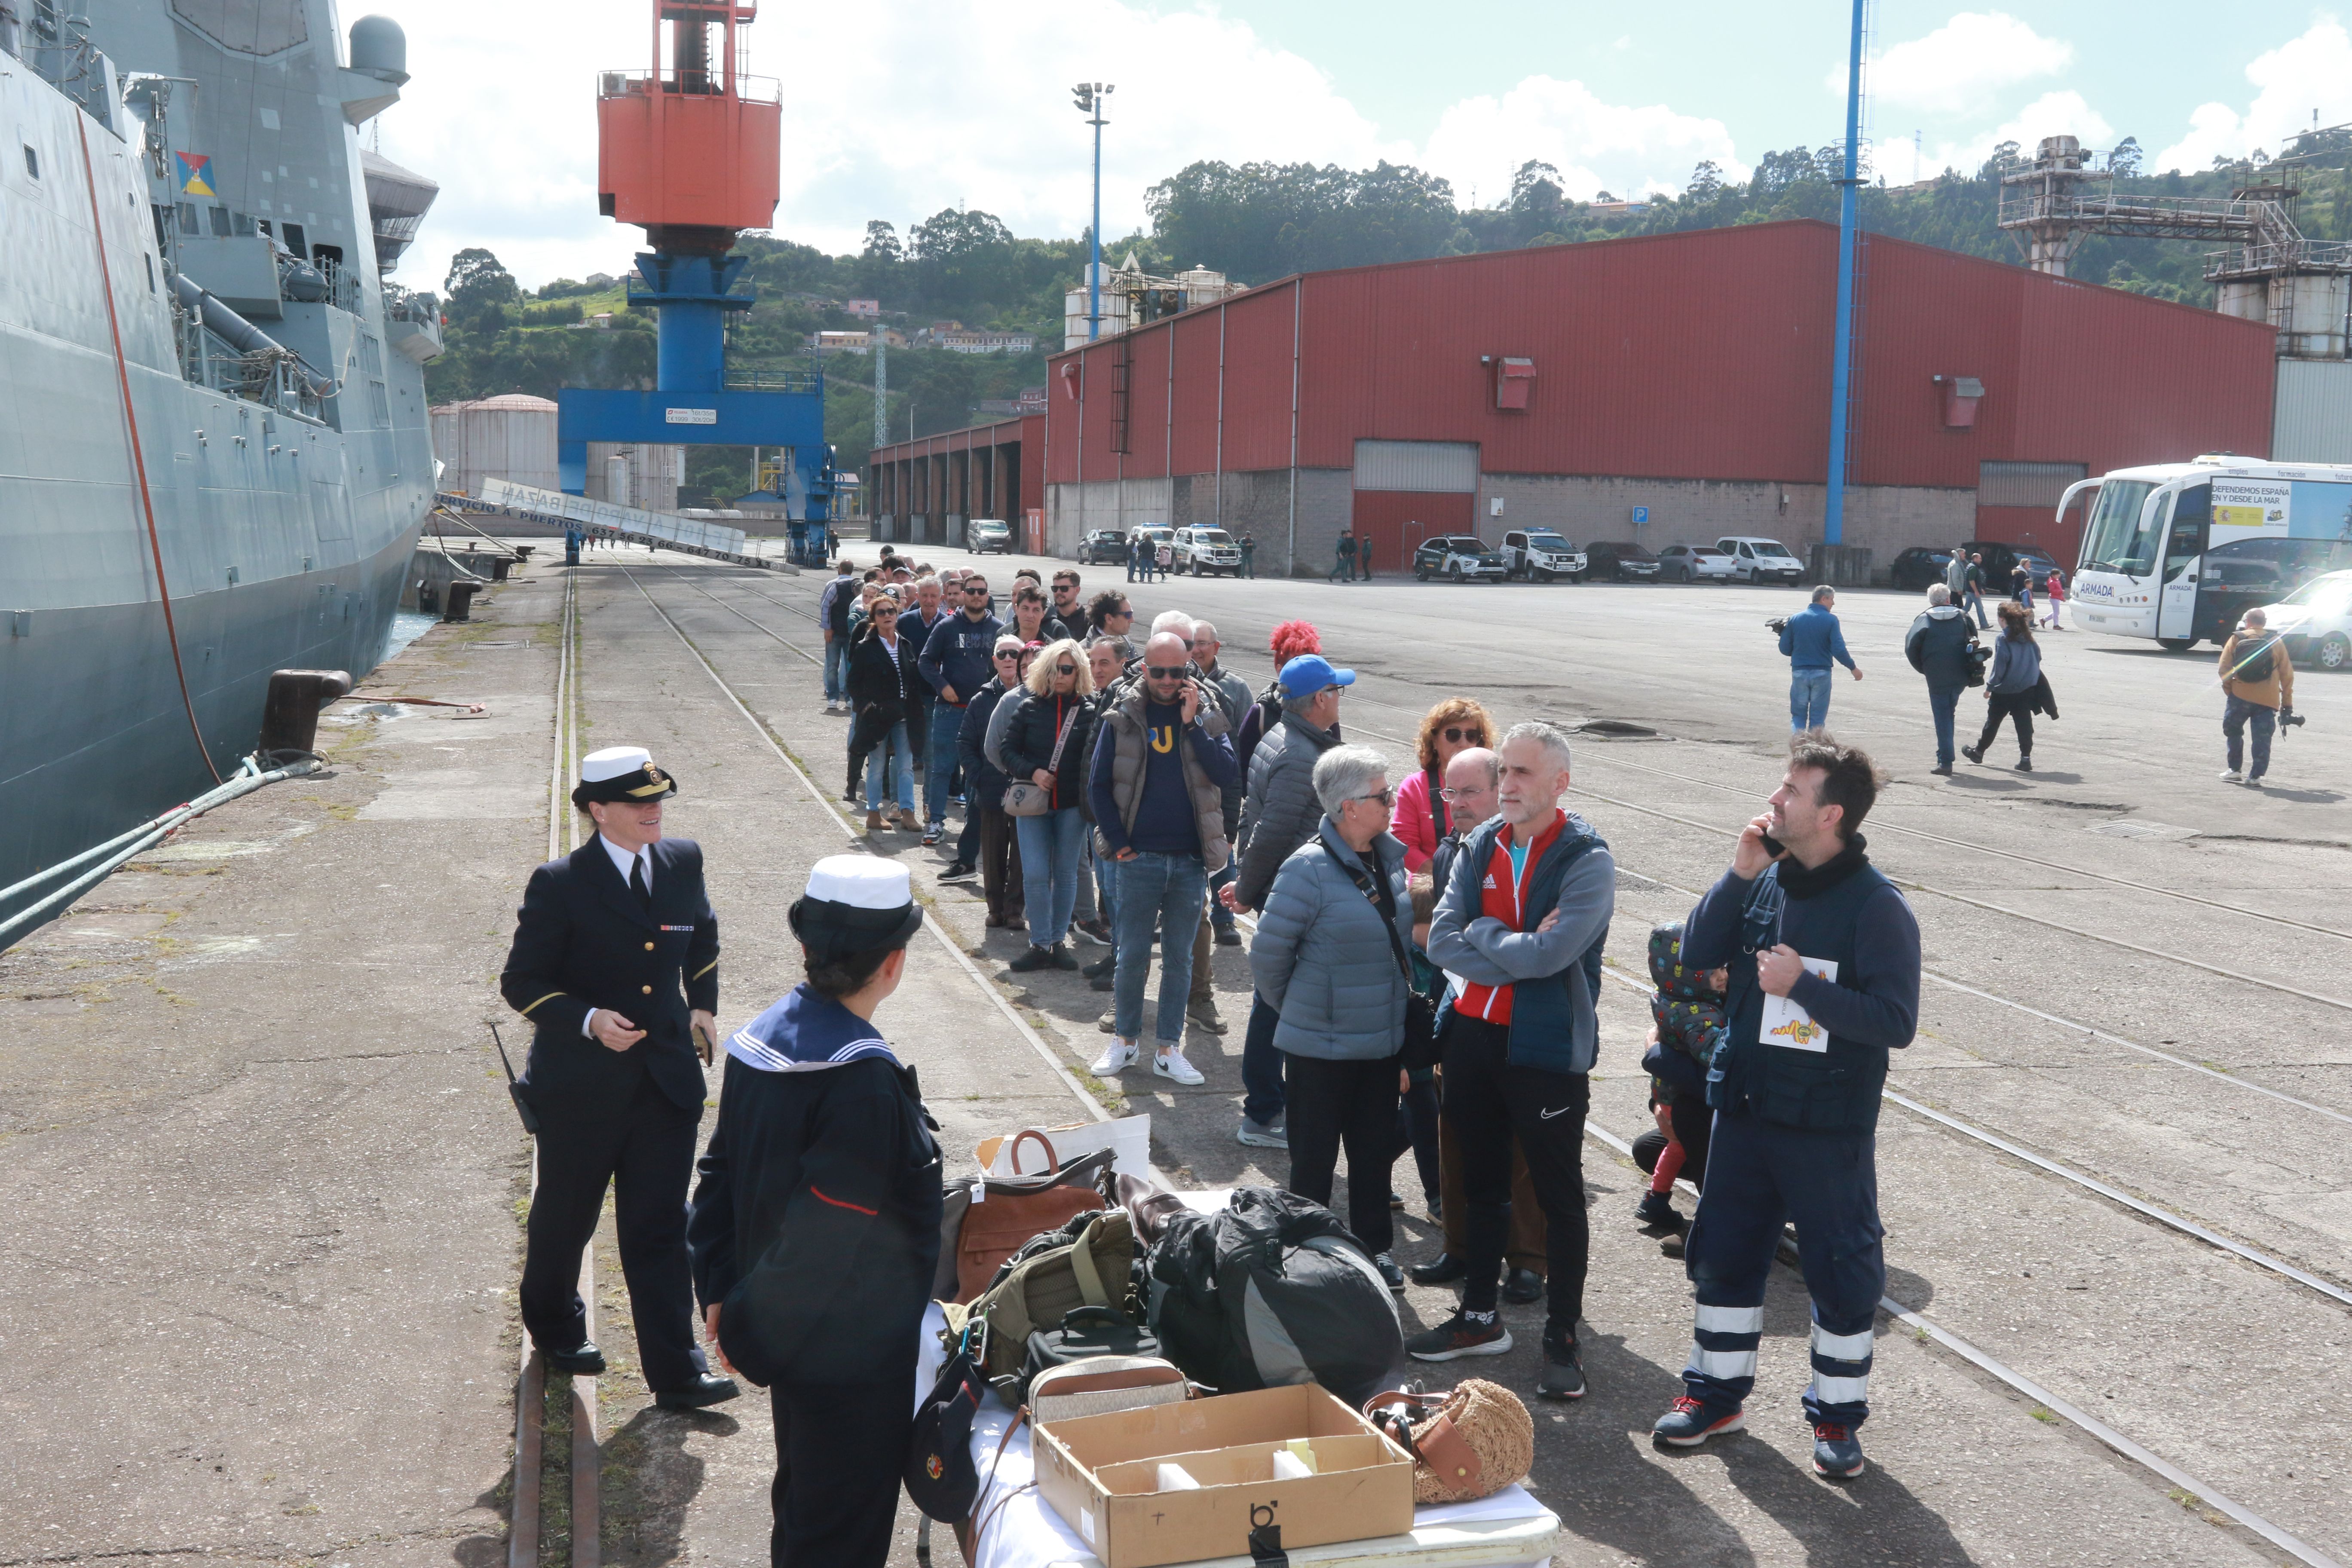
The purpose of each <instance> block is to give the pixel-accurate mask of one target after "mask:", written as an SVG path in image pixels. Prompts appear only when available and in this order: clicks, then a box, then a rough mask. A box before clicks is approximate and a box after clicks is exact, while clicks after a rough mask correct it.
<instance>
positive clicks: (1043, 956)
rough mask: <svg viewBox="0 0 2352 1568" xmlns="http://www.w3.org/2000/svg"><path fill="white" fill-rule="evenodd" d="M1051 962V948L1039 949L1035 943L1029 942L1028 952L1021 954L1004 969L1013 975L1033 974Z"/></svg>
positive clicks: (1052, 952)
mask: <svg viewBox="0 0 2352 1568" xmlns="http://www.w3.org/2000/svg"><path fill="white" fill-rule="evenodd" d="M1053 962H1054V950H1053V949H1052V948H1050V947H1039V946H1038V945H1037V944H1036V943H1035V942H1031V943H1030V944H1029V951H1028V952H1024V953H1023V954H1022V955H1021V956H1020V957H1018V958H1016V959H1014V960H1013V962H1012V963H1008V964H1006V965H1005V966H1004V967H1005V968H1007V969H1010V970H1011V971H1013V973H1015V974H1033V973H1036V972H1037V971H1038V970H1040V969H1044V968H1045V967H1047V966H1048V965H1049V964H1051V963H1053Z"/></svg>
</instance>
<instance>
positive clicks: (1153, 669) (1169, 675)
mask: <svg viewBox="0 0 2352 1568" xmlns="http://www.w3.org/2000/svg"><path fill="white" fill-rule="evenodd" d="M1190 672H1191V667H1190V666H1187V665H1181V664H1180V665H1177V666H1175V667H1173V668H1164V669H1163V668H1160V666H1159V665H1156V664H1148V665H1145V666H1144V667H1143V673H1144V674H1146V675H1148V676H1150V677H1151V679H1154V680H1181V679H1184V677H1185V676H1186V675H1187V674H1189V673H1190Z"/></svg>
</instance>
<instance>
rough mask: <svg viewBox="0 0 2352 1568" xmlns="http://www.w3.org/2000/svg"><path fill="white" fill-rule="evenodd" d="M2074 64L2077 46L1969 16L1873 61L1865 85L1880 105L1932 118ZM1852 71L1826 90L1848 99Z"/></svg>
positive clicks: (2000, 16)
mask: <svg viewBox="0 0 2352 1568" xmlns="http://www.w3.org/2000/svg"><path fill="white" fill-rule="evenodd" d="M2073 64H2074V45H2072V44H2069V43H2067V42H2066V41H2065V40H2063V38H2046V37H2042V35H2041V34H2039V33H2037V32H2035V31H2034V30H2033V29H2032V27H2030V26H2027V25H2026V24H2025V23H2023V22H2021V21H2019V20H2018V19H2017V18H2016V17H2014V16H2010V15H2008V14H2007V13H2005V12H2000V11H1962V12H1960V13H1959V14H1958V15H1957V16H1954V17H1953V18H1952V19H1951V20H1950V21H1948V22H1947V23H1945V24H1944V25H1943V26H1940V27H1938V28H1937V29H1936V30H1935V31H1934V32H1932V33H1929V34H1928V35H1927V37H1921V38H1912V39H1909V40H1907V41H1906V42H1904V43H1900V44H1896V45H1895V46H1893V47H1890V48H1887V49H1885V50H1882V51H1881V52H1879V53H1878V54H1876V55H1874V56H1873V57H1872V58H1871V60H1870V62H1869V68H1868V69H1867V71H1866V72H1865V73H1864V86H1865V87H1866V88H1867V89H1868V90H1869V92H1870V95H1871V97H1872V98H1873V99H1874V100H1876V101H1878V102H1879V103H1882V104H1885V105H1888V106H1893V107H1900V108H1904V109H1912V110H1921V111H1924V112H1926V113H1929V114H1961V113H1966V112H1968V111H1969V110H1982V108H1983V107H1984V106H1985V102H1986V100H1988V99H1989V98H1990V97H1991V96H1992V95H1994V94H1996V93H1998V92H2000V91H2001V90H2002V89H2006V88H2011V87H2014V86H2016V85H2017V84H2018V83H2020V82H2023V81H2031V80H2032V79H2034V78H2036V77H2047V76H2055V75H2057V74H2058V73H2060V72H2061V71H2063V70H2065V69H2066V68H2068V67H2069V66H2071V65H2073ZM1845 77H1846V72H1845V67H1844V66H1843V65H1840V66H1839V67H1837V68H1835V69H1834V70H1832V71H1831V72H1830V73H1829V75H1828V76H1827V77H1826V78H1824V85H1825V86H1826V87H1827V88H1828V89H1830V91H1832V93H1834V94H1836V95H1837V96H1839V97H1841V98H1842V97H1843V96H1844V95H1845V88H1846V81H1845Z"/></svg>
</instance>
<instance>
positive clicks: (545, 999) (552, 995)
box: [522, 991, 563, 1018]
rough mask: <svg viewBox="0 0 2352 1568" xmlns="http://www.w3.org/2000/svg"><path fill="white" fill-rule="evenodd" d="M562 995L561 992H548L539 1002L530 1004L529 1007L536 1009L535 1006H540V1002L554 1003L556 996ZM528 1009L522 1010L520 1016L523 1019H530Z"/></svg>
mask: <svg viewBox="0 0 2352 1568" xmlns="http://www.w3.org/2000/svg"><path fill="white" fill-rule="evenodd" d="M562 994H563V993H562V992H561V991H551V992H549V993H548V994H546V995H544V996H542V997H541V998H540V999H539V1002H534V1003H532V1004H531V1005H530V1007H536V1006H538V1005H540V1003H541V1002H552V1001H554V1000H555V999H556V998H557V997H558V996H561V995H562ZM530 1007H525V1008H524V1009H523V1010H522V1016H524V1017H526V1018H528V1017H530Z"/></svg>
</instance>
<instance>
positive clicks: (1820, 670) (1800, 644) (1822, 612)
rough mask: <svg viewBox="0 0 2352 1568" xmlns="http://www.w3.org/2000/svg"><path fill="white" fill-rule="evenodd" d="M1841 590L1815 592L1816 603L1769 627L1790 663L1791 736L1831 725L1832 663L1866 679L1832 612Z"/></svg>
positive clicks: (1824, 588)
mask: <svg viewBox="0 0 2352 1568" xmlns="http://www.w3.org/2000/svg"><path fill="white" fill-rule="evenodd" d="M1836 604H1837V590H1836V589H1835V588H1832V587H1831V586H1830V585H1829V584H1827V583H1824V584H1822V585H1821V586H1820V587H1818V588H1816V589H1814V590H1813V602H1812V603H1811V604H1810V605H1806V606H1805V607H1804V609H1803V610H1802V611H1801V612H1799V613H1798V614H1796V615H1794V616H1789V617H1787V618H1786V619H1774V620H1770V621H1767V622H1766V623H1765V625H1767V626H1770V627H1771V628H1772V629H1773V630H1774V631H1776V632H1779V633H1780V651H1781V653H1783V654H1784V655H1786V656H1787V657H1788V660H1789V732H1790V734H1792V735H1793V734H1802V733H1803V732H1804V731H1807V730H1819V729H1822V728H1823V727H1825V726H1826V725H1827V724H1828V723H1829V721H1830V675H1831V665H1832V661H1835V662H1836V663H1838V664H1842V665H1843V666H1845V667H1846V668H1848V669H1850V670H1852V671H1853V678H1854V679H1856V680H1860V679H1862V666H1860V665H1858V664H1856V663H1854V662H1853V655H1852V654H1850V653H1848V652H1846V650H1845V633H1844V631H1843V629H1842V628H1840V626H1838V618H1837V615H1836V613H1835V611H1834V609H1833V608H1832V606H1834V605H1836Z"/></svg>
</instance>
